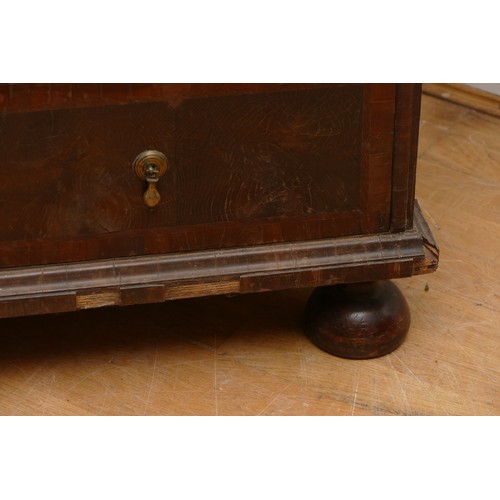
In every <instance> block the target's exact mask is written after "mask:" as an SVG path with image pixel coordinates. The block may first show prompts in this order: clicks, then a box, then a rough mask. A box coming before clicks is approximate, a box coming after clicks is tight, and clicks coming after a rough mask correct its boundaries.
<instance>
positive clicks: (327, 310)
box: [305, 281, 410, 359]
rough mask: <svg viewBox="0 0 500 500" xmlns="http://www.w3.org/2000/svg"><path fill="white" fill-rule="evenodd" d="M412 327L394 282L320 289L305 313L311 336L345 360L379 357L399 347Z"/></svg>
mask: <svg viewBox="0 0 500 500" xmlns="http://www.w3.org/2000/svg"><path fill="white" fill-rule="evenodd" d="M409 328H410V310H409V308H408V304H407V303H406V300H405V298H404V296H403V294H402V293H401V292H400V291H399V289H398V288H397V287H396V285H394V283H392V282H391V281H374V282H368V283H355V284H350V285H345V284H343V285H336V286H329V287H321V288H317V289H316V290H315V291H314V292H313V294H312V295H311V297H310V299H309V301H308V303H307V305H306V311H305V329H306V333H307V335H308V337H309V338H310V339H311V341H312V342H314V343H315V344H316V345H317V346H318V347H320V348H321V349H323V350H325V351H327V352H329V353H330V354H334V355H336V356H340V357H343V358H353V359H367V358H376V357H378V356H383V355H385V354H388V353H390V352H392V351H393V350H394V349H396V348H397V347H399V346H400V345H401V343H402V342H403V340H404V339H405V337H406V334H407V332H408V329H409Z"/></svg>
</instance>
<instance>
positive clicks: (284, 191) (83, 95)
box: [0, 84, 438, 358]
mask: <svg viewBox="0 0 500 500" xmlns="http://www.w3.org/2000/svg"><path fill="white" fill-rule="evenodd" d="M420 92H421V88H420V86H419V85H416V84H50V85H49V84H1V85H0V174H1V182H0V217H1V218H0V317H11V316H21V315H35V314H45V313H54V312H64V311H73V310H78V309H87V308H93V307H102V306H112V305H122V306H124V305H131V304H138V303H152V302H162V301H166V300H170V299H178V298H188V297H195V296H205V295H212V294H237V293H250V292H261V291H267V290H278V289H286V288H294V287H317V288H316V290H315V291H314V292H313V294H312V296H311V298H310V300H309V302H308V305H307V306H306V312H305V321H304V326H305V330H306V332H307V334H308V335H309V337H310V338H311V340H312V341H313V342H315V343H316V344H317V345H318V346H319V347H321V348H323V349H325V350H327V351H329V352H331V353H333V354H336V355H339V356H346V357H353V358H368V357H374V356H379V355H382V354H385V353H388V352H390V351H391V350H393V349H394V348H396V347H397V346H398V345H399V344H400V343H401V342H402V341H403V339H404V336H405V334H406V332H407V330H408V328H409V322H410V316H409V310H408V306H407V304H406V302H405V299H404V298H403V296H402V295H401V293H400V292H399V290H398V289H397V287H396V286H395V285H393V284H392V282H390V281H387V280H389V279H393V278H400V277H407V276H411V275H413V274H420V273H426V272H430V271H432V270H434V269H435V268H436V266H437V261H438V251H437V247H436V244H435V242H434V241H433V238H432V235H431V234H430V232H429V228H428V226H427V225H426V223H425V221H424V219H423V217H422V213H421V211H420V210H419V207H418V204H416V202H415V199H414V192H415V191H414V189H415V165H416V154H417V140H418V128H419V113H420ZM117 314H120V312H119V310H117ZM0 331H1V328H0ZM138 335H140V332H138Z"/></svg>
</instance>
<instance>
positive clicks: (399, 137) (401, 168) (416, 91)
mask: <svg viewBox="0 0 500 500" xmlns="http://www.w3.org/2000/svg"><path fill="white" fill-rule="evenodd" d="M421 95H422V85H420V84H406V83H405V84H400V85H398V87H397V95H396V117H395V120H396V122H395V136H394V163H393V169H392V178H393V181H392V203H391V231H404V230H405V229H409V228H411V226H412V223H413V205H414V199H415V172H416V166H417V151H418V132H419V125H420V100H421Z"/></svg>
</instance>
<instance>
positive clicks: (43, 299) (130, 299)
mask: <svg viewBox="0 0 500 500" xmlns="http://www.w3.org/2000/svg"><path fill="white" fill-rule="evenodd" d="M416 213H417V223H416V225H417V227H418V228H419V230H417V229H412V230H409V231H405V232H404V233H397V234H391V233H386V234H381V235H367V236H363V237H357V238H336V239H327V240H315V241H305V242H300V243H281V244H275V245H263V246H248V247H240V248H234V249H225V250H219V251H217V252H213V251H209V250H204V251H198V252H185V253H177V254H175V255H169V254H163V255H157V256H142V257H131V258H122V259H111V260H109V259H102V260H97V261H88V262H84V263H72V264H62V263H61V264H54V265H50V266H29V267H20V268H11V269H4V270H0V317H7V316H17V315H29V314H40V311H41V310H47V311H50V307H53V303H54V297H57V298H58V300H60V299H61V298H65V301H62V302H61V304H60V305H59V306H58V312H62V311H63V310H64V311H72V310H76V309H89V308H93V307H102V306H109V305H130V304H133V303H147V302H161V301H164V300H171V299H175V298H181V297H182V298H184V297H188V296H201V295H213V294H226V293H230V294H233V293H254V292H260V291H266V290H279V289H286V288H297V287H316V286H322V285H334V284H337V283H355V282H359V281H366V280H383V279H389V278H402V277H409V276H411V275H413V274H421V273H426V272H430V271H432V270H434V269H435V268H436V266H437V252H438V250H437V247H436V246H435V243H433V240H429V238H431V236H430V235H429V233H428V228H427V226H426V225H425V221H423V218H422V216H421V212H420V210H417V212H416ZM420 230H421V231H422V232H419V231H420ZM433 245H434V246H433ZM429 248H431V249H432V252H433V253H432V254H429ZM45 303H46V304H47V305H44V304H45ZM19 304H22V305H21V306H20V305H19Z"/></svg>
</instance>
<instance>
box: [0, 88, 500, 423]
mask: <svg viewBox="0 0 500 500" xmlns="http://www.w3.org/2000/svg"><path fill="white" fill-rule="evenodd" d="M421 129H422V134H421V141H420V158H419V170H418V182H417V195H418V199H419V201H420V204H421V206H422V208H423V211H424V213H425V214H426V216H427V218H428V222H429V225H430V226H431V229H432V230H433V232H434V236H435V238H436V240H437V241H438V243H439V244H440V247H441V262H440V269H439V271H438V272H437V273H435V274H433V275H427V276H419V277H414V278H411V279H406V280H400V281H399V285H400V287H401V288H402V290H403V291H404V293H405V295H406V297H407V299H408V302H409V304H410V307H411V310H412V314H413V319H412V327H411V329H410V332H409V335H408V339H407V341H406V343H405V344H404V345H403V346H402V347H401V348H399V349H398V350H397V351H396V352H394V353H392V354H390V355H388V356H386V357H383V358H379V359H374V360H368V361H349V360H343V359H339V358H335V357H333V356H330V355H328V354H325V353H323V352H322V351H320V350H319V349H317V348H316V347H314V346H313V345H311V343H310V342H309V341H308V340H307V339H306V338H305V337H304V335H303V334H302V332H301V329H300V319H301V313H302V309H303V306H304V303H305V301H306V299H307V297H308V295H309V293H310V290H295V291H285V292H279V293H268V294H262V295H251V296H238V297H232V298H227V297H213V298H204V299H193V300H189V301H187V300H184V301H178V302H171V303H166V304H159V305H152V306H135V307H130V308H123V309H102V310H93V311H86V312H81V313H74V314H65V315H58V316H44V317H32V318H16V319H8V320H2V321H1V322H0V380H1V384H0V413H1V414H4V415H5V414H14V415H26V414H31V415H44V414H45V415H46V414H62V415H75V414H79V415H144V414H146V415H152V414H155V415H156V414H160V415H215V414H218V415H394V414H396V415H401V414H402V415H421V414H424V415H448V414H451V415H498V414H499V413H500V391H499V388H500V312H499V310H500V301H499V288H500V285H499V279H500V189H499V188H500V119H496V118H492V117H489V116H487V115H483V114H480V113H477V112H474V111H472V110H468V109H466V108H463V107H460V106H457V105H453V104H449V103H445V102H443V101H439V100H437V99H434V98H431V97H424V99H423V111H422V127H421ZM427 284H428V290H427V291H426V285H427Z"/></svg>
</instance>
